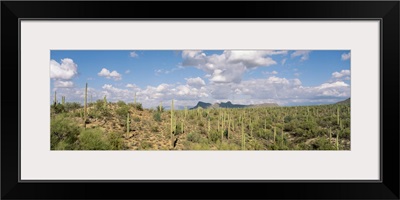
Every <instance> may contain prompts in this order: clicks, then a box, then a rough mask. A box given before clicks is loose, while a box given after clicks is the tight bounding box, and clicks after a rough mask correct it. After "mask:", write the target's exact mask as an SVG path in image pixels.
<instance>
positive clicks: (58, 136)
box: [50, 115, 80, 150]
mask: <svg viewBox="0 0 400 200" xmlns="http://www.w3.org/2000/svg"><path fill="white" fill-rule="evenodd" d="M79 132H80V128H79V127H78V126H77V125H75V124H74V122H72V121H71V120H69V119H68V118H65V117H64V116H63V115H58V116H55V117H54V118H52V119H51V122H50V140H51V142H50V143H51V149H52V150H54V149H57V148H62V149H68V150H71V149H74V148H75V146H76V141H77V140H78V135H79ZM59 143H61V144H59ZM56 147H57V148H56Z"/></svg>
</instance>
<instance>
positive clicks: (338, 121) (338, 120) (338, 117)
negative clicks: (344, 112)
mask: <svg viewBox="0 0 400 200" xmlns="http://www.w3.org/2000/svg"><path fill="white" fill-rule="evenodd" d="M336 116H337V124H338V125H339V123H340V116H339V106H338V107H337V114H336Z"/></svg>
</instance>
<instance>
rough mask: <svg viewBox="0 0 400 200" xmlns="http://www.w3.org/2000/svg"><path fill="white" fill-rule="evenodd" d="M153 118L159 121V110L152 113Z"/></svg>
mask: <svg viewBox="0 0 400 200" xmlns="http://www.w3.org/2000/svg"><path fill="white" fill-rule="evenodd" d="M153 119H154V120H155V121H156V122H161V121H162V120H161V113H160V112H155V113H154V114H153Z"/></svg>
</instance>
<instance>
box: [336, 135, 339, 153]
mask: <svg viewBox="0 0 400 200" xmlns="http://www.w3.org/2000/svg"><path fill="white" fill-rule="evenodd" d="M336 150H339V132H337V133H336Z"/></svg>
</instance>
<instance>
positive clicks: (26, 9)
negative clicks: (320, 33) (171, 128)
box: [1, 1, 400, 199]
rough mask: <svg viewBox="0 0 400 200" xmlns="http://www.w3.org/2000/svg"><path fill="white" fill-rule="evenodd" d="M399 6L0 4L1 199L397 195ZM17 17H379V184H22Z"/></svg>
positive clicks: (324, 3) (337, 3)
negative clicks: (20, 178)
mask: <svg viewBox="0 0 400 200" xmlns="http://www.w3.org/2000/svg"><path fill="white" fill-rule="evenodd" d="M154 8H158V9H156V10H155V9H154ZM159 8H161V9H162V10H161V11H159ZM399 8H400V3H399V1H253V2H242V1H231V2H227V1H220V2H211V1H202V2H200V1H173V2H166V1H159V2H156V1H147V2H139V1H116V2H111V1H110V2H108V1H86V2H81V1H69V2H67V1H59V2H56V1H2V2H1V47H2V48H1V50H2V51H1V94H2V97H3V98H1V111H2V112H1V113H2V114H1V198H2V199H86V198H87V199H122V198H124V199H149V198H152V199H171V198H172V199H194V198H196V199H204V198H226V199H238V198H239V199H253V198H259V199H260V198H261V199H399V197H400V196H399V66H400V65H399V55H400V53H399V24H400V23H399ZM20 19H74V20H79V19H122V20H123V19H148V20H151V19H175V20H188V19H191V20H196V19H202V20H213V19H225V20H230V19H235V20H249V19H256V20H267V19H283V20H284V19H314V20H319V19H336V20H349V19H379V20H381V22H382V23H381V72H382V73H381V86H380V89H381V99H380V102H381V110H380V112H381V116H380V123H381V175H382V176H381V181H373V182H371V181H356V182H351V181H349V182H346V181H332V182H324V181H142V182H129V181H126V182H112V181H110V182H100V183H99V182H96V181H60V182H19V166H18V163H19V148H20V147H19V140H18V139H19V138H18V133H19V131H20V122H19V121H20V112H21V107H20V98H21V94H20V80H18V84H15V82H16V80H17V78H16V77H17V74H18V77H19V76H20V75H19V66H20V65H19V64H20V60H19V50H20V43H19V31H20V30H19V23H20V21H19V20H20ZM13 83H14V84H13ZM17 118H18V121H17ZM16 127H18V129H17V128H16ZM366 156H368V155H366ZM148 188H150V190H151V191H153V192H151V193H149V192H148V190H147V189H148Z"/></svg>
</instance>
